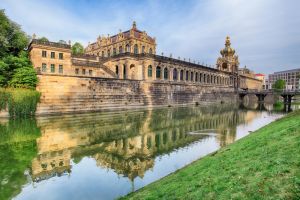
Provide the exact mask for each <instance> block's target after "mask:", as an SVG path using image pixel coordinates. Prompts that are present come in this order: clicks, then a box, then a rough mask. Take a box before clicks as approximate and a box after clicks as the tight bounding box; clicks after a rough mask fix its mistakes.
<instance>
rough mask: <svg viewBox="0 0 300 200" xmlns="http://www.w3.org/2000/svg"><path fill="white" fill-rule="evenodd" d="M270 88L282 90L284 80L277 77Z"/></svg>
mask: <svg viewBox="0 0 300 200" xmlns="http://www.w3.org/2000/svg"><path fill="white" fill-rule="evenodd" d="M272 88H273V89H275V90H283V89H285V81H284V80H282V79H278V80H277V81H275V83H274V84H273V85H272Z"/></svg>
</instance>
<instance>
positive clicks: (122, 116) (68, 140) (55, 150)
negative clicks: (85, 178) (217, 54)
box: [32, 106, 247, 180]
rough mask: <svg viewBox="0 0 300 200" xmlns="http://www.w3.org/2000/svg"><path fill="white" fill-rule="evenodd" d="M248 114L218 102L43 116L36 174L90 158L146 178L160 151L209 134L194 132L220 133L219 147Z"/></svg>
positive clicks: (232, 136) (63, 168) (40, 176)
mask: <svg viewBox="0 0 300 200" xmlns="http://www.w3.org/2000/svg"><path fill="white" fill-rule="evenodd" d="M246 113H247V112H246V111H245V112H238V111H237V109H236V108H232V107H231V106H220V107H214V108H172V109H159V110H152V111H136V112H131V113H128V112H121V113H115V114H112V113H109V114H82V115H74V116H72V115H67V116H62V117H57V118H56V117H52V118H40V119H38V124H39V126H40V127H41V131H42V136H41V137H40V138H39V139H38V141H37V144H38V156H37V158H35V159H34V160H33V162H32V176H33V178H34V180H40V179H44V178H47V177H51V176H53V175H55V174H61V173H64V172H66V171H67V172H70V171H71V165H70V163H71V159H75V160H80V158H82V157H85V156H91V157H93V158H94V159H95V160H96V163H97V165H99V166H101V167H106V168H110V169H113V170H114V171H115V172H116V173H118V174H122V175H124V176H127V177H129V178H130V179H134V178H135V177H137V176H139V177H143V176H144V173H145V172H146V171H147V170H148V169H150V168H152V167H153V166H154V159H155V157H157V156H158V155H162V154H165V153H168V152H171V151H173V150H174V149H176V148H179V147H184V146H186V145H188V144H190V143H192V142H194V141H198V140H201V139H203V138H206V137H208V135H205V134H189V133H190V132H202V133H206V132H213V133H216V134H217V140H218V141H219V143H220V145H221V146H224V145H226V144H229V143H231V142H233V141H234V140H235V135H236V130H235V129H236V125H237V124H239V123H243V122H244V121H245V117H246Z"/></svg>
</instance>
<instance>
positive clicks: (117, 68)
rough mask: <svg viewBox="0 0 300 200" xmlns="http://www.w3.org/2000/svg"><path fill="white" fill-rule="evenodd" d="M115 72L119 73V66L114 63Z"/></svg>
mask: <svg viewBox="0 0 300 200" xmlns="http://www.w3.org/2000/svg"><path fill="white" fill-rule="evenodd" d="M116 74H117V75H119V66H118V65H116Z"/></svg>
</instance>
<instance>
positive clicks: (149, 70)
mask: <svg viewBox="0 0 300 200" xmlns="http://www.w3.org/2000/svg"><path fill="white" fill-rule="evenodd" d="M148 77H152V66H151V65H149V66H148Z"/></svg>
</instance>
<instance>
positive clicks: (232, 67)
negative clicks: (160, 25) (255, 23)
mask: <svg viewBox="0 0 300 200" xmlns="http://www.w3.org/2000/svg"><path fill="white" fill-rule="evenodd" d="M220 53H221V57H219V58H218V59H217V67H216V68H210V67H207V66H203V65H200V64H196V63H192V62H187V61H185V60H181V59H174V58H171V57H165V56H159V55H156V40H155V38H154V37H150V36H149V35H148V34H147V33H146V32H145V31H140V30H138V29H137V26H136V23H135V22H134V23H133V25H132V27H131V29H130V30H128V31H125V32H121V31H120V33H118V34H117V35H114V36H109V35H108V36H107V37H104V36H103V37H98V38H97V41H96V42H94V43H91V44H89V45H88V46H87V47H86V48H85V54H83V55H73V54H72V53H71V45H70V43H69V44H61V43H55V42H44V41H40V40H38V39H35V37H33V40H32V42H31V43H30V45H29V55H30V59H31V61H32V63H33V66H34V67H35V69H36V70H37V72H38V73H39V74H41V75H43V74H44V75H56V76H72V77H73V76H75V77H99V78H110V79H129V80H140V81H146V82H166V83H170V82H177V83H183V84H187V83H188V84H199V85H201V84H202V85H206V86H207V85H214V86H220V87H233V88H236V89H237V88H243V89H260V88H261V85H262V82H261V81H260V80H258V79H256V78H254V77H253V76H252V75H251V74H250V75H247V74H244V73H243V74H242V73H239V60H238V56H237V55H236V54H235V50H234V49H233V48H232V47H231V43H230V38H229V37H227V38H226V41H225V48H224V49H222V50H221V51H220Z"/></svg>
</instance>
